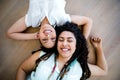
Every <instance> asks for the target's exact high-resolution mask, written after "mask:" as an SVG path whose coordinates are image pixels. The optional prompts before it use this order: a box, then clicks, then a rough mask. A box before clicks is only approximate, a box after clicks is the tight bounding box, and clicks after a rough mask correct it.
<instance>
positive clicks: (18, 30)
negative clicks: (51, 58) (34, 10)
mask: <svg viewBox="0 0 120 80" xmlns="http://www.w3.org/2000/svg"><path fill="white" fill-rule="evenodd" d="M26 29H27V27H26V24H25V16H24V17H22V18H20V19H19V20H18V21H16V22H15V23H14V24H13V25H12V26H11V27H10V28H9V30H8V31H7V36H8V37H9V38H12V39H16V40H30V39H38V37H37V33H22V32H23V31H24V30H26Z"/></svg>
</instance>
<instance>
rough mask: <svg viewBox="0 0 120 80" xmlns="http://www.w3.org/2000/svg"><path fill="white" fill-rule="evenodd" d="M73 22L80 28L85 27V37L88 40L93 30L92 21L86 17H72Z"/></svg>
mask: <svg viewBox="0 0 120 80" xmlns="http://www.w3.org/2000/svg"><path fill="white" fill-rule="evenodd" d="M71 21H72V22H73V23H75V24H77V25H78V26H80V25H83V35H84V36H85V38H86V39H87V38H88V36H89V34H90V31H91V28H92V23H93V22H92V19H90V18H88V17H85V16H77V15H71Z"/></svg>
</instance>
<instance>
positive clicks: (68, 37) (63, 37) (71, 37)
mask: <svg viewBox="0 0 120 80" xmlns="http://www.w3.org/2000/svg"><path fill="white" fill-rule="evenodd" d="M59 38H64V37H62V36H60V37H59ZM67 39H74V38H73V37H67Z"/></svg>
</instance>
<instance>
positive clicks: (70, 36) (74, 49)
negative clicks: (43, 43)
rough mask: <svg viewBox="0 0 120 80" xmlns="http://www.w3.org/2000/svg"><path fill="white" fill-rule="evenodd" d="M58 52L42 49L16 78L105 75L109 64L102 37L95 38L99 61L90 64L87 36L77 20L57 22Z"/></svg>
mask: <svg viewBox="0 0 120 80" xmlns="http://www.w3.org/2000/svg"><path fill="white" fill-rule="evenodd" d="M56 34H57V38H56V44H55V48H54V49H55V52H54V53H52V52H49V51H48V52H43V51H38V52H36V53H35V54H33V55H32V56H31V57H30V58H28V59H27V60H25V61H24V62H23V63H22V64H21V66H20V67H19V70H18V73H17V77H16V80H25V78H26V75H27V74H29V76H28V77H27V80H86V79H87V78H89V77H90V76H91V75H105V74H106V73H107V65H106V60H105V57H104V54H103V52H102V47H101V39H100V38H91V42H92V44H93V46H94V48H95V50H96V54H97V63H96V65H92V64H88V63H87V57H88V49H87V44H86V39H85V38H84V36H83V35H82V33H81V31H80V29H79V28H78V27H77V25H76V24H73V23H69V22H67V23H65V24H64V25H63V26H56Z"/></svg>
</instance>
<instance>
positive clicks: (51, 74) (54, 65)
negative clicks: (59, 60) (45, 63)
mask: <svg viewBox="0 0 120 80" xmlns="http://www.w3.org/2000/svg"><path fill="white" fill-rule="evenodd" d="M55 68H56V60H55V64H54V66H53V69H52V71H51V73H50V75H49V77H48V80H50V78H51V76H52V75H53V73H54V71H55Z"/></svg>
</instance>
